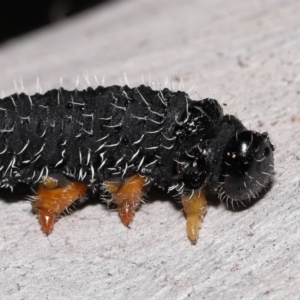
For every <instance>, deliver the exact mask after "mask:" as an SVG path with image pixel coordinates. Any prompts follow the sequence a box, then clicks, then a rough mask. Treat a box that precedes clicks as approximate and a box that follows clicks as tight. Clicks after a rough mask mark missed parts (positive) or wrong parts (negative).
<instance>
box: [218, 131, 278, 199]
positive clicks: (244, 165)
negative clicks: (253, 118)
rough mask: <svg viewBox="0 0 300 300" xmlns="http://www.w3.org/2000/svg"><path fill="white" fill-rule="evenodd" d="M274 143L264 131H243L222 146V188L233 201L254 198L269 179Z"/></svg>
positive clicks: (272, 169) (271, 170) (271, 171)
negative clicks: (224, 146)
mask: <svg viewBox="0 0 300 300" xmlns="http://www.w3.org/2000/svg"><path fill="white" fill-rule="evenodd" d="M273 151H274V146H273V145H272V144H271V142H270V141H269V137H268V135H267V133H263V134H260V133H257V132H254V131H243V132H241V133H239V134H237V135H236V136H234V137H232V138H231V140H230V141H229V143H228V144H227V146H226V148H225V152H224V155H223V165H222V176H223V179H222V181H223V182H224V184H223V186H222V191H224V192H225V195H226V196H227V197H229V198H231V199H232V200H235V201H239V200H247V199H248V200H251V199H253V198H256V197H257V196H258V195H259V194H260V192H261V191H262V190H263V189H264V188H265V187H266V186H267V185H268V183H269V182H270V180H271V179H272V173H273V171H274V168H273V163H274V158H273Z"/></svg>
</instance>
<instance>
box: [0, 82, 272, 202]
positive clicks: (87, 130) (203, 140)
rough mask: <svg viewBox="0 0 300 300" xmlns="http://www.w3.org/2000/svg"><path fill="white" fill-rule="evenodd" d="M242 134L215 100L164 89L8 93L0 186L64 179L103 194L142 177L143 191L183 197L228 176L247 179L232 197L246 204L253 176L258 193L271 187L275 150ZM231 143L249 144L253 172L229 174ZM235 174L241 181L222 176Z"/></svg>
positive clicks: (1, 106) (1, 113)
mask: <svg viewBox="0 0 300 300" xmlns="http://www.w3.org/2000/svg"><path fill="white" fill-rule="evenodd" d="M245 131H246V128H245V127H244V126H243V124H242V123H241V122H240V121H239V120H238V119H237V118H235V117H234V116H230V115H225V116H224V115H223V110H222V108H221V107H220V105H219V104H218V102H217V101H216V100H213V99H204V100H199V101H194V100H191V99H190V98H189V97H188V95H187V94H186V93H184V92H180V91H178V92H172V91H170V90H168V89H164V90H161V91H154V90H152V89H151V88H150V87H146V86H143V85H141V86H139V87H137V88H129V87H128V86H124V87H120V86H110V87H106V88H105V87H101V86H99V87H98V88H96V89H92V88H88V89H87V90H83V91H78V90H74V91H66V90H64V89H62V88H61V89H58V90H51V91H49V92H47V93H45V94H44V95H40V94H35V95H33V96H28V95H25V94H24V93H22V94H14V95H12V96H9V97H6V98H4V99H2V100H1V101H0V184H1V187H11V188H12V187H14V186H15V185H16V184H17V183H19V182H23V183H27V184H31V185H34V184H37V183H39V182H40V181H41V180H42V179H43V178H47V177H48V176H50V175H53V176H54V177H55V176H58V177H59V176H64V177H65V178H66V179H68V180H73V181H80V182H83V183H85V184H86V185H87V187H88V188H89V190H90V191H92V192H94V193H99V194H101V191H102V188H103V183H104V182H111V181H112V182H116V183H118V184H121V183H122V181H123V180H124V179H126V178H129V177H131V176H134V175H135V174H140V175H141V176H142V177H143V178H145V183H144V186H145V187H144V189H147V187H150V186H151V185H156V186H158V187H160V188H162V189H164V190H167V191H170V190H176V191H177V192H178V193H179V194H184V195H191V194H193V193H194V191H196V190H199V189H202V188H204V187H207V186H209V187H213V188H214V189H215V190H216V188H217V187H218V186H220V184H222V183H223V182H224V180H225V181H226V176H227V178H228V177H229V179H231V177H232V176H237V177H239V178H241V176H245V174H246V175H247V174H252V173H253V172H254V173H253V174H254V175H253V176H252V177H251V176H250V175H249V176H250V177H249V176H248V175H247V179H246V180H244V179H243V178H242V180H244V181H243V182H242V183H244V184H241V186H242V187H240V186H238V187H237V188H238V191H237V192H236V191H234V193H233V194H234V195H235V194H240V195H241V197H240V198H241V199H238V200H242V198H243V197H244V198H245V197H246V198H247V196H245V195H246V194H247V195H248V199H249V200H250V198H253V197H252V195H251V194H250V192H251V193H252V192H253V191H252V190H253V189H256V190H254V192H255V193H257V194H258V193H259V192H260V191H261V188H260V189H258V188H257V187H256V186H257V183H254V180H256V181H257V179H259V178H260V179H259V180H260V181H258V182H259V184H260V185H261V186H262V187H266V185H267V184H268V182H269V181H270V179H271V174H269V175H270V176H266V175H262V174H264V173H265V172H269V171H270V170H271V169H272V170H273V166H272V163H273V156H271V157H270V158H268V157H267V156H268V155H265V152H266V151H265V149H267V148H268V149H269V152H268V153H269V154H272V151H273V150H274V149H273V146H272V145H271V144H270V142H269V140H268V136H267V135H266V134H263V135H261V134H259V133H255V132H251V131H247V132H248V133H249V134H248V135H249V136H250V137H248V136H247V134H246V135H245V134H244V137H243V139H239V137H238V135H239V133H240V132H245ZM235 137H236V138H235ZM253 140H254V141H255V142H253ZM230 141H233V142H231V144H230V143H229V142H230ZM236 142H239V143H244V144H245V143H246V144H245V145H248V146H246V149H247V151H248V152H247V151H246V152H245V153H246V154H247V155H248V156H249V157H248V158H249V159H248V162H247V163H249V162H250V166H251V161H253V164H252V166H254V165H255V168H256V170H254V169H253V168H252V169H251V170H250V171H249V172H250V173H249V172H248V170H246V171H243V172H242V173H241V172H240V171H239V167H238V166H237V165H236V166H235V167H233V169H230V170H229V171H228V165H229V166H230V165H231V163H228V162H226V155H229V154H228V153H231V154H230V157H234V158H235V154H234V153H236V152H234V151H235V150H234V151H233V152H230V151H229V150H228V149H227V148H226V147H228V145H229V144H230V145H232V144H233V146H230V147H231V148H232V147H236V146H235V144H236ZM255 143H257V145H258V146H256V148H255V149H254V150H251V147H252V146H254V144H255ZM262 144H263V145H264V147H266V148H264V149H262V148H260V146H259V145H262ZM247 147H248V148H247ZM244 148H245V147H244ZM226 149H227V150H226ZM241 149H242V148H241ZM250 150H251V151H250ZM228 151H229V152H228ZM238 151H239V150H238ZM264 151H265V152H264ZM226 153H227V154H226ZM243 155H244V154H242V155H240V156H239V157H243ZM235 161H236V160H235ZM224 163H225V165H224ZM240 163H241V162H239V165H240ZM242 164H243V165H244V161H243V162H242ZM257 164H259V167H257V166H256V165H257ZM226 168H227V169H226ZM224 169H226V172H224ZM231 171H233V173H232V172H231ZM235 171H238V172H239V174H238V175H236V174H235V175H229V174H231V173H232V174H234V172H235ZM251 172H252V173H251ZM253 177H255V178H254V179H253ZM249 183H250V184H249ZM247 184H248V186H247ZM249 186H250V187H249ZM233 188H236V186H235V184H232V183H230V184H229V187H227V190H228V191H226V187H225V189H223V190H221V191H219V192H220V195H221V197H222V196H223V192H224V191H226V193H227V194H230V193H231V194H232V190H233ZM251 189H252V190H251ZM241 190H242V191H241ZM243 190H245V191H243ZM240 191H241V192H240ZM249 195H250V196H249ZM253 195H254V193H253ZM230 197H231V196H230ZM254 197H255V196H254ZM231 198H235V197H231Z"/></svg>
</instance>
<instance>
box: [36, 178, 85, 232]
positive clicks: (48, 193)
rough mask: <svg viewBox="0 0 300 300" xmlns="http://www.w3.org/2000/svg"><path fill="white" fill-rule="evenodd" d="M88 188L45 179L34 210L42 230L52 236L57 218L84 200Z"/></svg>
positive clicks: (41, 184)
mask: <svg viewBox="0 0 300 300" xmlns="http://www.w3.org/2000/svg"><path fill="white" fill-rule="evenodd" d="M86 189H87V186H86V185H85V184H84V183H82V182H71V181H69V180H66V179H64V180H63V182H60V180H59V179H55V177H51V176H49V177H46V178H44V179H43V180H42V181H41V182H40V184H39V185H38V187H37V190H36V197H35V198H36V200H35V201H34V202H32V208H33V210H34V211H35V212H36V214H37V215H38V218H39V221H40V224H41V227H42V230H43V232H44V233H45V234H47V235H48V234H50V233H51V231H52V229H53V225H54V222H55V220H56V218H57V217H58V216H59V215H60V214H61V213H62V212H63V211H64V210H65V209H66V208H68V207H69V206H70V205H71V204H73V203H74V201H75V200H77V199H79V198H83V197H84V195H85V192H86Z"/></svg>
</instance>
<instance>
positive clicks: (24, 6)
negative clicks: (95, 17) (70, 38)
mask: <svg viewBox="0 0 300 300" xmlns="http://www.w3.org/2000/svg"><path fill="white" fill-rule="evenodd" d="M111 1H112V0H85V1H82V0H42V1H40V0H27V1H19V0H11V1H3V2H2V3H3V4H1V5H0V28H1V30H0V43H2V42H4V41H6V40H8V39H11V38H13V37H17V36H19V35H22V34H24V33H26V32H29V31H32V30H35V29H37V28H39V27H42V26H45V25H48V24H50V23H53V22H56V21H58V20H62V19H65V18H68V17H70V16H73V15H74V14H77V13H79V12H81V11H83V10H86V9H88V8H90V7H92V6H94V5H98V4H104V3H105V2H111ZM16 20H17V22H16Z"/></svg>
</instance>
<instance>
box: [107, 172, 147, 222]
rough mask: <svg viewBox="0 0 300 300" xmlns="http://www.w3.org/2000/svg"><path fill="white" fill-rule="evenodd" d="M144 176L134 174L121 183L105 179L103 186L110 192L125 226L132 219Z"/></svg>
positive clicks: (138, 202) (143, 182)
mask: <svg viewBox="0 0 300 300" xmlns="http://www.w3.org/2000/svg"><path fill="white" fill-rule="evenodd" d="M144 184H145V178H143V177H142V176H141V175H139V174H136V175H133V176H131V177H129V178H127V179H125V181H124V182H123V183H122V184H118V183H115V182H111V181H105V182H104V186H105V188H106V189H107V191H109V192H110V193H111V197H112V199H113V201H114V202H115V203H116V204H117V205H118V211H119V215H120V217H121V220H122V222H123V224H124V225H125V226H129V224H130V223H131V222H132V220H133V216H134V213H135V210H136V208H137V207H138V206H139V204H140V202H141V197H142V195H143V186H144Z"/></svg>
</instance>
